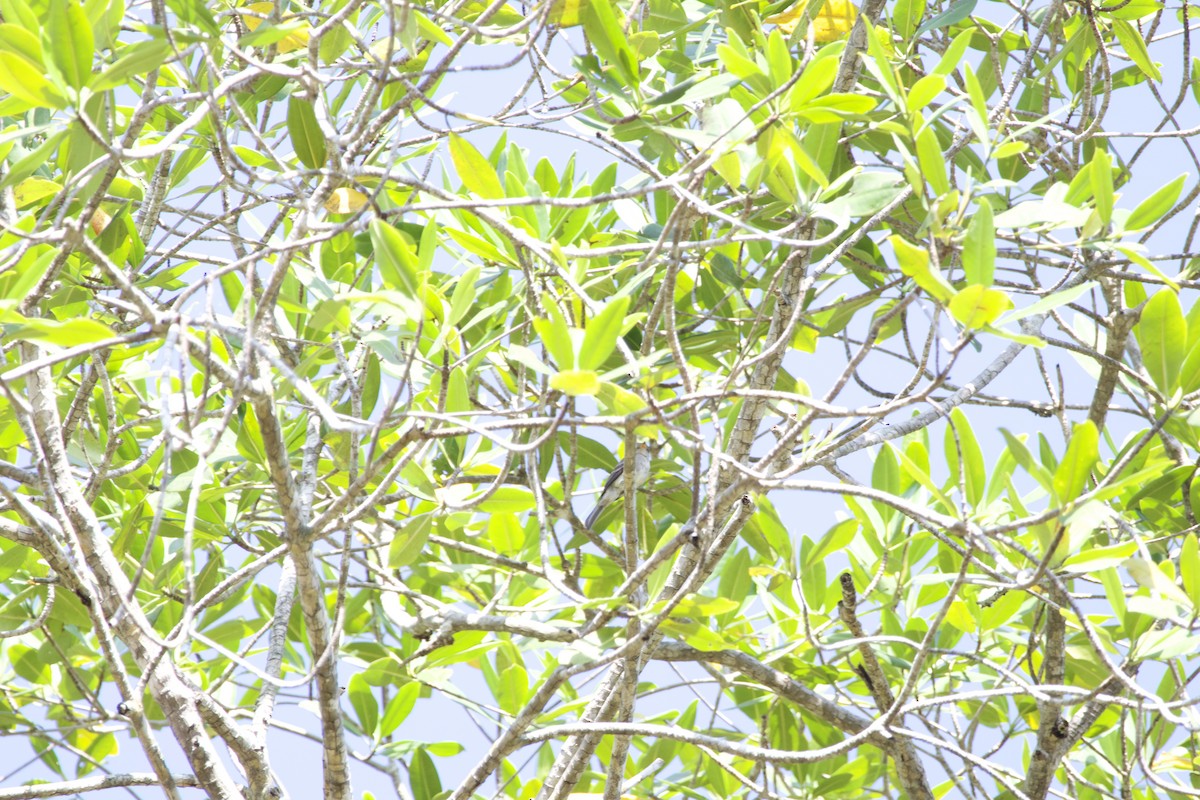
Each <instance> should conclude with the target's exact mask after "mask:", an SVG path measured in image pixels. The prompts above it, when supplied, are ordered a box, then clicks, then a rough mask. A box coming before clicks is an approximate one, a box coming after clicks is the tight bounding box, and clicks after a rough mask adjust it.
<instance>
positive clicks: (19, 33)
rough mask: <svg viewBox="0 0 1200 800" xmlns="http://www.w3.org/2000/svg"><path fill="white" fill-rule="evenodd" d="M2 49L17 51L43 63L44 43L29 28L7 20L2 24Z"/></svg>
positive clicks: (20, 54)
mask: <svg viewBox="0 0 1200 800" xmlns="http://www.w3.org/2000/svg"><path fill="white" fill-rule="evenodd" d="M0 50H6V51H8V52H10V53H16V54H17V55H19V56H24V57H25V58H27V59H29V60H30V61H32V62H33V63H34V64H38V65H41V64H42V63H43V58H44V56H43V53H42V43H41V42H40V41H38V37H37V36H36V35H34V34H33V33H31V32H30V31H29V29H28V28H24V27H22V26H20V25H15V24H13V23H12V22H5V23H4V24H2V25H0Z"/></svg>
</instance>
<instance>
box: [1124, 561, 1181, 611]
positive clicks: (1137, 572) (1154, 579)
mask: <svg viewBox="0 0 1200 800" xmlns="http://www.w3.org/2000/svg"><path fill="white" fill-rule="evenodd" d="M1125 569H1126V570H1128V571H1129V577H1131V578H1133V579H1134V580H1135V581H1136V582H1137V584H1138V585H1139V586H1144V587H1145V588H1147V589H1149V590H1150V591H1151V592H1152V593H1153V594H1157V595H1161V596H1162V597H1164V598H1166V599H1167V600H1170V601H1172V602H1174V603H1178V604H1179V605H1180V606H1181V607H1183V608H1185V609H1188V610H1189V611H1190V610H1191V608H1192V601H1191V598H1189V597H1188V596H1187V594H1186V593H1184V591H1183V590H1182V589H1180V588H1179V587H1178V586H1176V585H1175V581H1173V580H1171V578H1170V577H1169V576H1168V575H1167V574H1166V573H1165V572H1163V569H1162V567H1161V566H1159V565H1158V564H1155V563H1154V562H1153V561H1147V560H1146V559H1144V558H1141V557H1134V558H1131V559H1129V561H1127V562H1126V563H1125Z"/></svg>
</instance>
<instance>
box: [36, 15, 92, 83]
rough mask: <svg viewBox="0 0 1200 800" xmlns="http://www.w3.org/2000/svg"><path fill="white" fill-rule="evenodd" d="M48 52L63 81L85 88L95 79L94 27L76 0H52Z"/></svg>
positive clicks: (47, 22)
mask: <svg viewBox="0 0 1200 800" xmlns="http://www.w3.org/2000/svg"><path fill="white" fill-rule="evenodd" d="M46 44H47V46H48V48H49V49H48V52H47V55H48V56H49V57H50V61H51V63H52V64H54V66H56V67H57V68H58V72H59V74H60V75H62V78H63V80H64V81H65V82H66V83H67V85H68V86H70V87H71V88H73V89H82V88H83V87H84V86H87V84H88V82H89V81H90V80H91V79H92V57H93V55H94V41H93V38H92V26H91V23H90V22H89V21H88V18H87V14H85V13H84V11H83V7H82V6H80V5H79V4H78V3H76V2H75V0H51V2H50V15H49V18H48V19H47V20H46Z"/></svg>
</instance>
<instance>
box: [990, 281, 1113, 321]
mask: <svg viewBox="0 0 1200 800" xmlns="http://www.w3.org/2000/svg"><path fill="white" fill-rule="evenodd" d="M1095 287H1096V283H1095V282H1094V281H1086V282H1084V283H1081V284H1079V285H1078V286H1072V287H1071V288H1070V289H1063V290H1062V291H1060V292H1054V293H1053V294H1048V295H1046V296H1045V297H1043V298H1042V299H1041V300H1038V301H1037V302H1036V303H1034V304H1032V305H1029V306H1026V307H1025V308H1018V309H1017V310H1016V311H1014V312H1012V313H1011V314H1008V315H1006V316H1004V317H1002V318H1001V319H999V320H997V321H996V324H997V325H1008V324H1010V323H1013V322H1017V321H1018V320H1022V319H1024V318H1025V317H1031V316H1033V315H1034V314H1044V313H1046V312H1047V311H1052V310H1053V309H1056V308H1060V307H1062V306H1065V305H1066V304H1067V303H1070V302H1073V301H1074V300H1075V299H1076V298H1078V297H1080V296H1081V295H1083V294H1086V293H1087V292H1090V291H1091V290H1092V289H1094V288H1095Z"/></svg>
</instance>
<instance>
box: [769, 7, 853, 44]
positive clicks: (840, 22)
mask: <svg viewBox="0 0 1200 800" xmlns="http://www.w3.org/2000/svg"><path fill="white" fill-rule="evenodd" d="M807 8H808V3H807V2H806V0H799V2H797V3H796V4H795V5H793V6H792V7H791V8H789V9H787V10H786V11H783V12H781V13H779V14H775V15H773V16H770V17H767V18H766V19H765V20H763V22H769V23H771V24H772V25H778V26H779V29H780V30H781V31H783V32H784V33H786V34H787V35H788V36H791V35H792V32H793V31H794V30H796V25H797V24H798V23H799V22H800V18H801V17H803V16H804V11H805V9H807ZM857 16H858V9H857V8H855V6H854V4H853V3H851V2H850V0H827V2H826V3H825V5H823V6H821V10H820V11H818V12H817V14H816V16H815V17H813V20H812V32H813V39H814V40H816V41H817V43H819V44H825V43H827V42H835V41H837V40H838V39H840V38H842V37H843V36H845V35H846V34H847V33H849V32H850V28H851V27H853V25H854V20H855V18H856V17H857Z"/></svg>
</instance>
